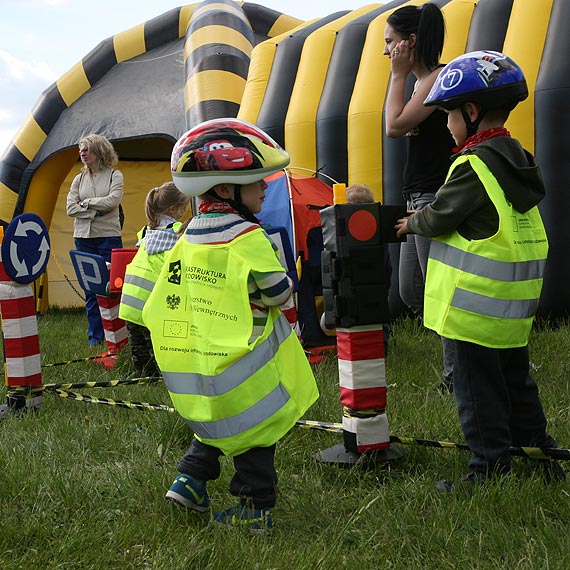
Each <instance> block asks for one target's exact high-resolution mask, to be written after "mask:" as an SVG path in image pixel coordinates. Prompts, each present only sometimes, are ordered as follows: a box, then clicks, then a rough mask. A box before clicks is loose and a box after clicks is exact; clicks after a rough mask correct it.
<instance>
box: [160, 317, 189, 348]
mask: <svg viewBox="0 0 570 570" xmlns="http://www.w3.org/2000/svg"><path fill="white" fill-rule="evenodd" d="M162 336H163V337H165V338H188V323H187V322H184V321H164V322H163V325H162ZM161 350H168V351H169V352H190V349H188V348H183V347H172V346H171V347H168V348H166V347H161Z"/></svg>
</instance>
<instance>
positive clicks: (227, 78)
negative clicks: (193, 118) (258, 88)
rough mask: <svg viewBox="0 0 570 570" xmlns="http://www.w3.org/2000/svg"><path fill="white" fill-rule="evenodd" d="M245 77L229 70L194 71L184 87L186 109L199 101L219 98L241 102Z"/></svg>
mask: <svg viewBox="0 0 570 570" xmlns="http://www.w3.org/2000/svg"><path fill="white" fill-rule="evenodd" d="M244 89H245V79H243V78H242V77H239V76H238V75H235V74H234V73H230V72H229V71H220V70H211V71H202V72H200V73H195V74H194V75H193V76H192V77H191V78H190V79H189V80H188V81H187V82H186V86H185V89H184V93H185V105H186V110H188V109H189V108H190V107H191V106H192V105H195V104H196V103H199V102H201V101H210V100H220V101H230V102H232V103H237V104H238V105H239V104H240V103H241V100H242V96H243V91H244Z"/></svg>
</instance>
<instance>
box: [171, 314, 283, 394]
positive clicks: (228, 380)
mask: <svg viewBox="0 0 570 570" xmlns="http://www.w3.org/2000/svg"><path fill="white" fill-rule="evenodd" d="M290 335H291V325H290V324H289V322H288V321H287V319H286V318H285V317H284V316H283V315H280V316H279V318H278V319H277V320H276V321H275V324H274V329H273V331H272V332H271V333H270V335H269V336H268V337H267V338H266V339H265V340H264V341H263V342H262V343H261V344H260V345H258V346H257V347H255V348H254V349H253V350H252V351H251V352H250V353H249V354H246V356H244V357H243V358H241V359H240V360H238V361H237V362H235V363H234V364H232V365H231V366H230V367H229V368H227V369H226V370H224V371H223V372H222V373H220V374H217V375H216V376H204V375H202V374H191V373H185V372H167V371H165V372H164V373H163V378H164V383H165V384H166V386H167V388H168V391H169V392H172V393H174V394H187V395H202V396H221V395H222V394H225V393H226V392H229V391H230V390H233V389H234V388H237V387H238V386H239V385H240V384H242V383H243V382H245V381H246V380H247V379H248V378H249V377H250V376H252V375H253V374H255V373H256V372H257V371H258V370H260V369H261V368H263V367H264V366H265V365H266V364H267V363H268V362H269V361H270V360H271V359H272V358H273V357H274V356H275V354H276V353H277V351H278V350H279V346H280V345H281V344H282V343H283V342H284V341H285V340H286V339H287V338H288V337H289V336H290Z"/></svg>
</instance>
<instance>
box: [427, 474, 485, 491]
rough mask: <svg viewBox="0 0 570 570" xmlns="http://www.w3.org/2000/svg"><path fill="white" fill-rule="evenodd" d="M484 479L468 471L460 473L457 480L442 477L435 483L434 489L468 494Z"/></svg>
mask: <svg viewBox="0 0 570 570" xmlns="http://www.w3.org/2000/svg"><path fill="white" fill-rule="evenodd" d="M484 480H485V478H484V477H481V476H478V475H477V473H475V472H474V471H469V473H466V474H465V475H462V476H461V477H460V479H459V481H457V482H455V483H454V482H453V481H447V480H445V479H443V480H442V481H438V482H437V483H436V484H435V490H436V491H437V492H438V493H447V494H449V493H459V494H464V495H470V494H472V493H473V491H474V489H475V485H477V484H481V483H482V482H483V481H484Z"/></svg>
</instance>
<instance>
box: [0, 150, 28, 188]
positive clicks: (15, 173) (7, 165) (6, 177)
mask: <svg viewBox="0 0 570 570" xmlns="http://www.w3.org/2000/svg"><path fill="white" fill-rule="evenodd" d="M29 164H30V161H29V160H28V159H27V158H26V157H25V156H24V155H23V154H22V153H21V152H20V150H19V149H18V147H16V146H14V145H11V146H10V147H8V149H7V150H6V153H5V154H4V156H3V157H2V160H1V161H0V182H1V183H2V184H4V185H5V186H7V187H8V188H10V190H13V191H14V192H15V193H16V194H17V193H18V191H19V189H20V181H21V179H22V172H23V171H24V170H25V169H26V168H27V167H28V165H29Z"/></svg>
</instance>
